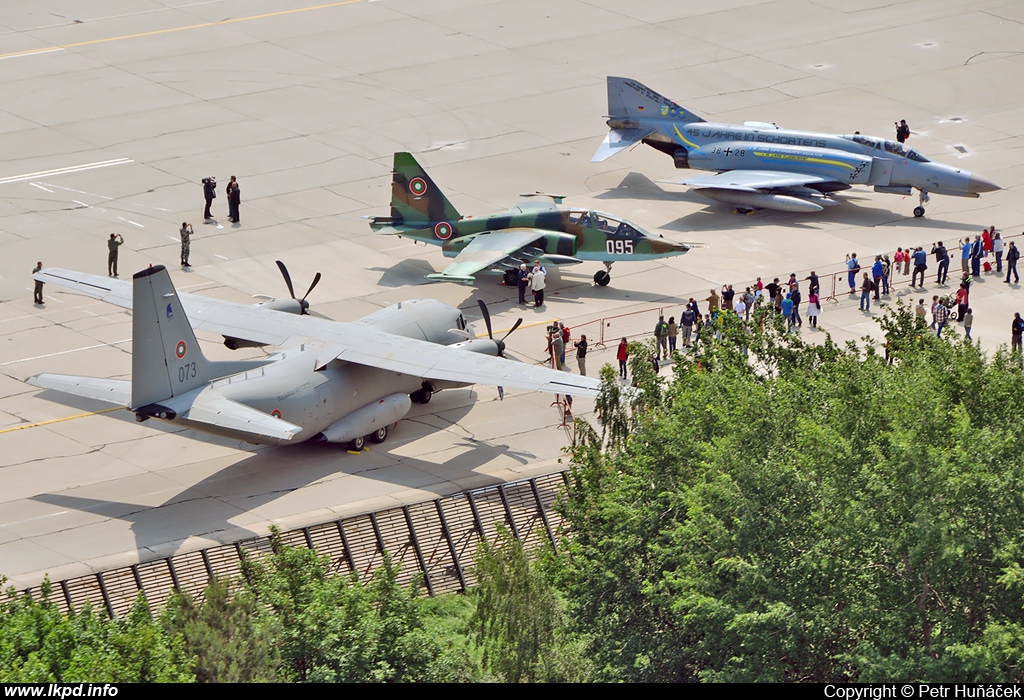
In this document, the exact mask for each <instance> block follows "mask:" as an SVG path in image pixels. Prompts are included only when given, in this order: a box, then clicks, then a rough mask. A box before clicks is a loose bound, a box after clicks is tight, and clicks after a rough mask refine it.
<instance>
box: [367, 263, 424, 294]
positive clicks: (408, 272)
mask: <svg viewBox="0 0 1024 700" xmlns="http://www.w3.org/2000/svg"><path fill="white" fill-rule="evenodd" d="M370 270H372V271H373V272H381V273H383V274H382V275H381V277H380V279H379V280H378V281H377V286H379V287H408V286H416V285H423V284H431V281H430V280H428V279H426V276H427V275H432V274H434V273H435V272H437V270H435V269H434V267H433V265H431V264H430V262H429V261H427V260H423V259H421V258H406V259H405V260H400V261H399V262H397V263H396V264H394V265H392V266H391V267H371V268H370Z"/></svg>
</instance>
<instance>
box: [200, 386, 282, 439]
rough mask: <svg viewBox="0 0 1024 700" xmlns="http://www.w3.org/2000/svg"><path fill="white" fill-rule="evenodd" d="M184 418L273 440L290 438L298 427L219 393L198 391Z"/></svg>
mask: <svg viewBox="0 0 1024 700" xmlns="http://www.w3.org/2000/svg"><path fill="white" fill-rule="evenodd" d="M183 417H184V418H186V419H188V420H190V421H196V422H198V423H206V424H208V425H212V426H215V427H218V428H227V429H230V430H234V431H238V432H243V433H250V434H252V435H255V436H259V437H267V438H273V439H275V440H291V439H292V438H293V437H295V436H296V435H298V434H299V433H300V432H302V428H301V427H299V426H297V425H294V424H292V423H289V422H288V421H285V420H281V419H280V418H275V417H274V416H271V415H268V414H266V413H264V412H263V411H257V410H256V409H255V408H250V407H249V406H245V405H243V404H240V403H238V402H237V401H231V400H230V399H226V398H224V397H223V396H216V395H213V396H210V395H204V394H200V395H199V396H197V397H196V400H195V401H194V402H193V403H192V406H191V407H190V408H189V409H188V412H187V413H185V414H184V416H183Z"/></svg>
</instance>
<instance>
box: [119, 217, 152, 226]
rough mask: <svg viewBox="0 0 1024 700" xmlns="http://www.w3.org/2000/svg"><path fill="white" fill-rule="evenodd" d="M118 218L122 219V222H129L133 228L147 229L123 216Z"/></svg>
mask: <svg viewBox="0 0 1024 700" xmlns="http://www.w3.org/2000/svg"><path fill="white" fill-rule="evenodd" d="M117 218H119V219H120V220H121V221H127V222H128V223H129V224H131V225H132V226H138V227H139V228H146V227H145V226H143V225H142V224H137V223H135V222H134V221H132V220H131V219H126V218H124V217H123V216H119V217H117Z"/></svg>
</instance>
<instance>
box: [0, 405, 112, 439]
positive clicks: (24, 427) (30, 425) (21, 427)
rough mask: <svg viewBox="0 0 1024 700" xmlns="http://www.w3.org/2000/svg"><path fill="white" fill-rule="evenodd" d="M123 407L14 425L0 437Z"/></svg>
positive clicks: (3, 431) (0, 432) (1, 431)
mask: <svg viewBox="0 0 1024 700" xmlns="http://www.w3.org/2000/svg"><path fill="white" fill-rule="evenodd" d="M123 410H124V406H114V407H113V408H104V409H102V410H100V411H91V412H89V413H78V414H75V415H73V416H66V417H64V418H53V419H51V420H44V421H40V422H38V423H26V424H24V425H16V426H14V427H13V428H4V429H3V430H0V435H3V434H4V433H13V432H14V431H16V430H28V429H29V428H38V427H39V426H41V425H50V424H52V423H63V422H64V421H66V420H75V419H76V418H88V417H89V416H98V415H100V414H101V413H111V412H113V411H123Z"/></svg>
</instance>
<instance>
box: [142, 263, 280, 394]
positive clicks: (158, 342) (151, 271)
mask: <svg viewBox="0 0 1024 700" xmlns="http://www.w3.org/2000/svg"><path fill="white" fill-rule="evenodd" d="M264 364H266V362H265V361H260V360H257V361H241V362H211V361H210V360H207V359H206V356H205V355H203V352H202V350H200V348H199V343H198V342H197V341H196V336H195V333H194V332H193V331H192V326H191V325H190V324H189V322H188V318H186V316H185V310H184V309H183V308H182V306H181V301H180V300H179V299H178V294H177V292H176V291H175V290H174V284H173V283H172V282H171V276H170V275H169V274H168V273H167V269H166V268H165V267H164V266H163V265H156V266H154V267H150V268H148V269H145V270H143V271H142V272H139V273H136V274H135V276H134V278H133V280H132V382H131V406H130V408H131V409H132V410H133V411H134V410H138V409H140V408H143V407H145V406H149V405H152V404H157V403H159V402H161V401H166V400H167V399H170V398H173V397H175V396H181V395H182V394H185V393H188V392H190V391H192V390H193V389H197V388H200V387H202V386H205V385H206V384H208V383H209V382H211V381H213V380H214V379H218V378H220V377H226V376H228V375H231V374H237V373H238V372H244V371H246V370H248V369H253V368H255V367H259V366H261V365H264Z"/></svg>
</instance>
